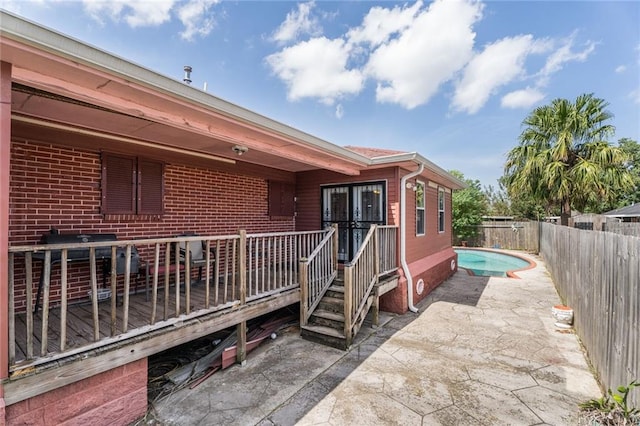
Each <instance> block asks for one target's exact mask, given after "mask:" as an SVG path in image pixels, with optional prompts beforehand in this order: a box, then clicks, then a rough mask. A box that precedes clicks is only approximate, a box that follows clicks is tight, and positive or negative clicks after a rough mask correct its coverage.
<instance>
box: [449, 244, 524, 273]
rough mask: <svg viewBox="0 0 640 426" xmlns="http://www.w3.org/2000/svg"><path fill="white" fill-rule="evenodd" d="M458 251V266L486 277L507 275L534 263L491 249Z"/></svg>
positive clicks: (456, 250)
mask: <svg viewBox="0 0 640 426" xmlns="http://www.w3.org/2000/svg"><path fill="white" fill-rule="evenodd" d="M455 252H456V253H458V266H460V267H461V268H464V269H467V270H469V271H471V272H473V274H474V275H481V276H484V277H506V276H509V275H508V274H507V273H511V272H514V271H517V270H521V269H527V268H529V267H530V266H531V265H532V263H531V262H529V261H528V260H526V259H523V258H520V257H516V256H511V255H508V254H504V253H499V252H496V251H489V250H475V249H455Z"/></svg>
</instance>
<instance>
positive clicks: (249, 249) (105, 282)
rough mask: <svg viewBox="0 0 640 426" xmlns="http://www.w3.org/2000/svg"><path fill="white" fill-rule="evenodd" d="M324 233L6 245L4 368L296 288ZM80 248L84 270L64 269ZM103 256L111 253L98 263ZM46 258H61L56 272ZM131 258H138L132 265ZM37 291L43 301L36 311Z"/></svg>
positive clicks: (70, 266)
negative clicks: (195, 247) (6, 348)
mask: <svg viewBox="0 0 640 426" xmlns="http://www.w3.org/2000/svg"><path fill="white" fill-rule="evenodd" d="M326 233H327V232H326V231H313V232H290V233H272V234H253V235H247V234H246V233H245V232H244V231H240V232H239V233H238V234H237V235H226V236H180V237H169V238H152V239H141V240H126V241H125V240H121V241H110V242H89V243H80V244H57V245H54V244H49V245H32V246H14V247H10V248H9V265H8V266H9V363H10V370H11V371H15V370H18V369H21V368H25V367H27V366H35V365H38V364H41V363H44V362H48V361H52V360H55V359H58V358H60V357H65V356H70V355H73V354H77V353H81V352H84V351H87V350H90V349H92V348H97V347H100V346H106V345H108V344H110V343H113V342H116V341H121V340H123V339H126V338H130V337H134V336H137V335H141V334H144V333H148V332H151V331H153V330H156V329H160V328H163V327H166V326H169V325H171V324H173V323H174V322H176V321H182V320H185V319H189V318H193V317H197V316H200V315H205V314H208V313H210V312H214V311H219V310H223V309H227V308H231V307H234V306H238V305H239V304H244V303H246V302H248V301H251V300H256V299H259V298H263V297H268V296H272V295H276V294H278V293H279V292H285V291H288V290H291V289H295V288H296V287H297V286H298V285H299V283H298V277H299V271H298V267H299V266H298V260H299V259H300V258H302V257H307V256H308V255H309V254H310V253H311V252H312V251H313V250H314V249H315V247H316V246H317V244H318V243H319V242H320V241H321V240H322V239H323V237H325V235H326ZM190 244H197V245H198V246H200V245H201V246H202V250H201V255H200V257H199V258H198V259H194V257H195V255H194V254H193V253H192V251H191V250H186V248H187V247H190ZM79 249H81V250H88V252H89V254H88V264H89V267H88V273H87V270H86V264H87V262H83V265H82V267H83V268H84V269H81V268H79V267H78V266H77V264H76V263H75V262H71V263H70V262H68V259H69V258H70V257H69V252H70V251H71V250H79ZM109 250H110V251H111V256H110V257H109V256H105V255H104V254H105V253H108V252H109ZM36 253H37V256H35V257H34V254H36ZM52 253H56V255H57V254H58V253H59V254H60V262H59V263H60V265H59V272H58V268H57V267H55V266H56V263H58V262H57V258H56V261H55V262H52V260H51V259H52ZM136 253H139V254H140V259H145V260H141V261H140V262H138V267H137V268H136V267H135V263H136V262H135V261H134V259H135V255H136ZM117 254H118V256H120V257H121V258H123V259H122V261H123V262H124V271H122V270H118V271H117V270H116V263H117V262H116V261H113V262H111V261H110V260H111V259H116V256H117ZM40 258H41V259H42V260H40ZM118 260H121V259H118ZM121 267H122V265H119V268H121ZM87 276H88V279H87ZM196 278H198V279H197V280H196ZM38 287H41V293H42V294H41V297H42V301H41V303H40V306H41V308H40V309H38V310H36V309H34V308H35V306H36V305H37V304H38V302H37V301H34V299H35V298H34V295H37V294H38V293H39V292H38V291H37V290H38Z"/></svg>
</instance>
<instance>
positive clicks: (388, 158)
mask: <svg viewBox="0 0 640 426" xmlns="http://www.w3.org/2000/svg"><path fill="white" fill-rule="evenodd" d="M403 161H414V162H416V163H417V164H424V167H425V168H426V169H429V170H431V171H432V172H434V173H435V174H437V175H438V176H442V177H443V178H445V179H447V180H450V181H452V182H454V183H455V184H457V185H459V186H460V188H462V189H464V188H466V187H467V184H466V183H464V182H463V181H461V180H460V179H458V178H457V177H455V176H453V175H452V174H450V173H449V172H447V171H446V170H444V169H443V168H442V167H440V166H438V165H437V164H435V163H434V162H432V161H429V160H428V159H427V158H425V157H423V156H422V155H421V154H419V153H417V152H406V153H401V154H392V155H385V156H382V157H375V158H372V159H371V165H380V164H389V163H398V162H403Z"/></svg>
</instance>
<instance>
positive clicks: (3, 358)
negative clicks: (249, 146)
mask: <svg viewBox="0 0 640 426" xmlns="http://www.w3.org/2000/svg"><path fill="white" fill-rule="evenodd" d="M11 66H12V65H11V64H10V63H9V62H4V61H3V62H0V405H2V406H4V387H3V385H2V384H1V383H2V382H3V379H6V378H8V377H9V303H11V301H10V300H9V268H8V265H9V194H10V192H11V188H10V185H9V168H10V163H11ZM0 418H1V419H2V420H3V421H4V417H0Z"/></svg>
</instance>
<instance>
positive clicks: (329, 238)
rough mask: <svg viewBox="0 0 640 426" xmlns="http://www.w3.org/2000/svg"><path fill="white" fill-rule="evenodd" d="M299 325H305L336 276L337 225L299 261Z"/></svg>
mask: <svg viewBox="0 0 640 426" xmlns="http://www.w3.org/2000/svg"><path fill="white" fill-rule="evenodd" d="M298 271H299V274H300V276H299V281H300V325H307V322H308V320H309V317H310V316H311V314H312V313H313V311H314V310H315V308H316V307H317V306H318V304H319V303H320V299H322V296H324V294H325V293H326V292H327V289H328V288H329V287H330V286H331V283H332V282H333V280H334V279H335V278H336V276H337V275H338V225H337V224H334V225H332V227H331V229H330V230H329V231H328V232H327V235H325V237H324V238H323V239H322V241H321V242H320V244H318V246H317V247H316V248H315V249H314V250H313V252H311V254H310V255H309V256H308V257H306V258H301V259H300V261H299V268H298Z"/></svg>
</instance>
